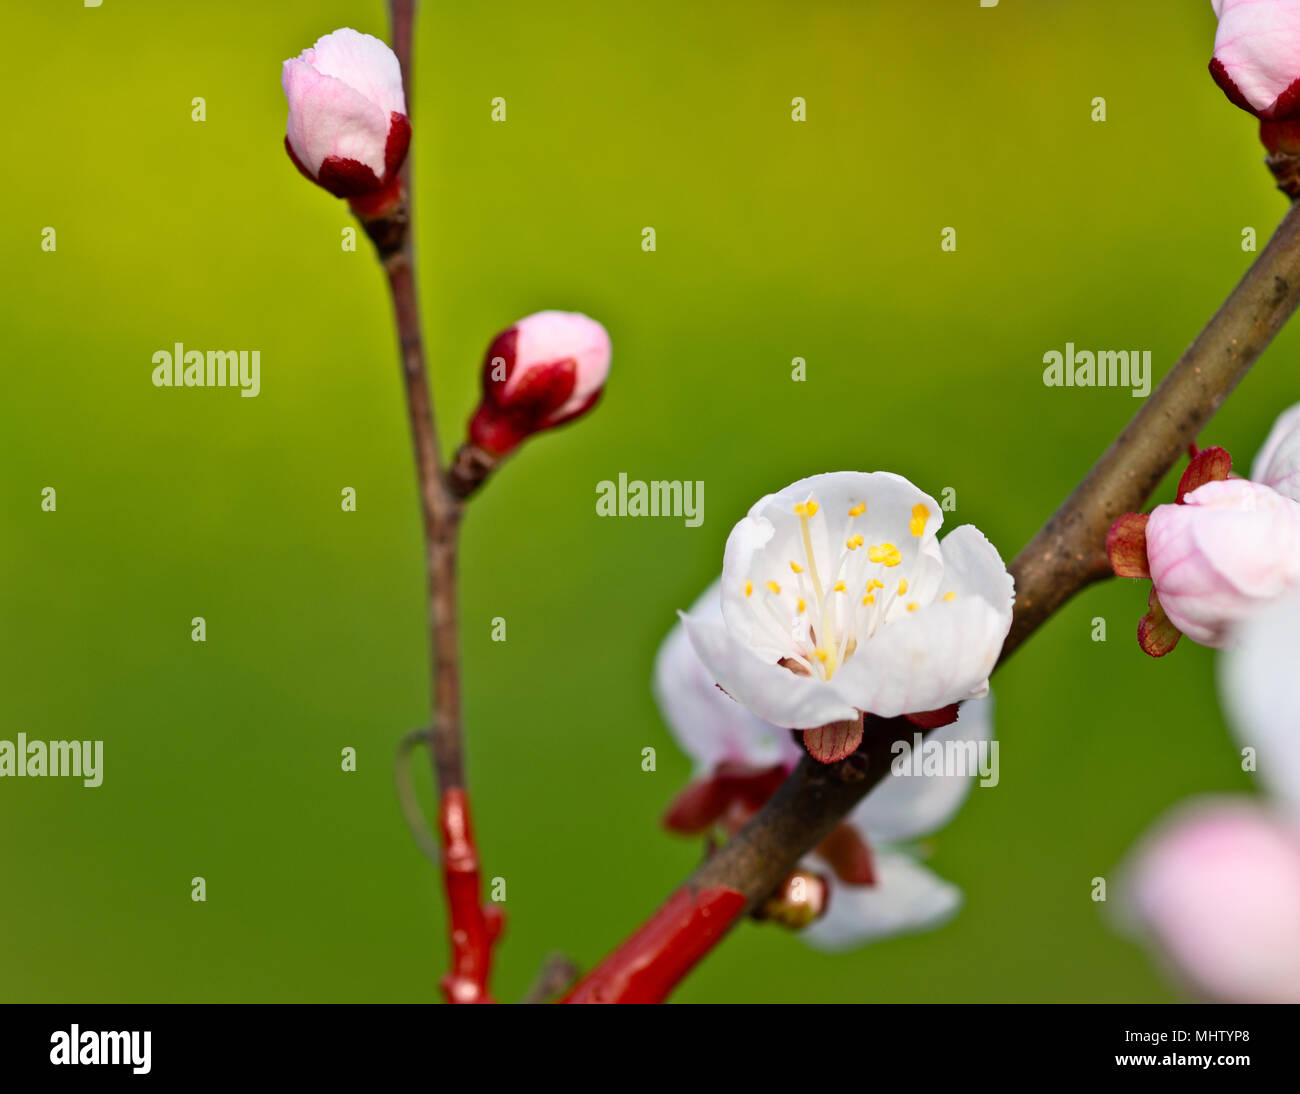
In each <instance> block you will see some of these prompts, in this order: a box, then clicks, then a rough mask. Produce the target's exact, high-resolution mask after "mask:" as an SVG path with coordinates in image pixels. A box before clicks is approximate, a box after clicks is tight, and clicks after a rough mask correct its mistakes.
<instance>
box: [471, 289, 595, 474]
mask: <svg viewBox="0 0 1300 1094" xmlns="http://www.w3.org/2000/svg"><path fill="white" fill-rule="evenodd" d="M609 358H610V344H609V335H608V334H607V333H606V331H605V328H604V327H602V326H601V325H600V324H599V323H597V322H596V321H595V320H594V319H588V318H587V317H586V316H585V315H580V314H579V313H577V312H563V311H541V312H537V313H536V314H535V315H530V316H528V317H527V318H526V319H521V320H519V322H518V323H516V324H515V325H514V326H512V327H510V328H508V329H507V330H503V331H502V332H501V333H500V334H498V335H497V336H496V338H494V339H493V340H492V344H491V345H490V346H488V350H487V354H486V356H485V357H484V359H483V399H482V401H481V402H480V403H479V406H478V409H477V410H476V411H475V412H474V416H473V418H471V419H470V423H469V439H470V441H471V442H472V443H473V444H475V445H477V446H478V447H479V448H482V449H484V450H485V451H487V452H489V453H491V454H492V455H494V456H504V455H505V454H506V453H507V452H509V451H510V450H511V449H513V448H514V447H515V446H516V445H517V444H519V442H520V441H522V440H524V439H525V438H526V437H528V436H530V435H532V434H533V433H537V432H540V431H541V430H543V429H550V428H551V427H552V426H557V425H560V424H561V423H563V422H567V421H570V420H572V419H573V418H576V417H578V416H579V415H581V414H585V413H586V412H587V411H588V410H590V409H591V408H592V406H594V405H595V403H596V400H598V399H599V398H600V393H601V391H602V390H603V388H604V386H605V378H606V377H607V376H608V375H609Z"/></svg>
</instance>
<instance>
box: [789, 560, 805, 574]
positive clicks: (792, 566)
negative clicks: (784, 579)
mask: <svg viewBox="0 0 1300 1094" xmlns="http://www.w3.org/2000/svg"><path fill="white" fill-rule="evenodd" d="M790 569H792V570H793V571H794V572H795V573H796V574H801V573H803V567H802V566H800V565H799V563H797V562H795V560H794V559H791V560H790Z"/></svg>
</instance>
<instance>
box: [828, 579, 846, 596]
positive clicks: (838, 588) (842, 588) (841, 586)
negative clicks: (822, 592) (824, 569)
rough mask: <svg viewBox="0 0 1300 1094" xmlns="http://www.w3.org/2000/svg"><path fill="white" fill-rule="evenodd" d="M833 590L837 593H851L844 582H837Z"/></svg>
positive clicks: (832, 587)
mask: <svg viewBox="0 0 1300 1094" xmlns="http://www.w3.org/2000/svg"><path fill="white" fill-rule="evenodd" d="M831 590H832V591H833V592H837V593H847V592H848V591H849V587H848V586H847V585H845V584H844V582H842V581H837V582H835V584H834V585H832V586H831Z"/></svg>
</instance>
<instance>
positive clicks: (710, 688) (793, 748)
mask: <svg viewBox="0 0 1300 1094" xmlns="http://www.w3.org/2000/svg"><path fill="white" fill-rule="evenodd" d="M718 584H719V583H718V582H717V581H715V582H714V583H713V584H712V585H710V586H709V587H708V588H707V589H705V590H704V592H703V594H701V596H700V597H699V599H697V600H696V601H695V603H694V604H692V605H691V609H690V615H691V617H692V618H693V619H698V620H699V621H701V622H708V623H714V624H718V625H720V624H721V622H722V604H721V600H720V598H719V595H718ZM652 687H653V691H654V696H655V699H656V701H657V702H658V704H659V710H660V712H661V713H662V714H663V717H664V721H665V722H666V723H667V724H668V729H669V730H670V732H671V733H672V735H673V737H674V738H675V739H676V741H677V743H678V744H679V745H680V746H681V748H682V751H684V752H685V753H686V754H687V755H688V756H689V757H690V758H691V759H692V760H693V761H694V763H695V770H696V773H697V774H706V773H709V772H712V771H713V769H714V768H715V767H716V766H717V765H718V764H720V763H738V764H747V765H752V766H754V767H769V766H771V765H773V764H777V763H783V764H785V765H786V766H788V767H793V766H794V765H795V764H796V763H798V762H799V757H800V756H801V755H802V753H803V750H802V749H801V748H800V747H799V745H798V744H797V743H796V742H795V740H794V738H793V737H792V736H791V734H790V733H789V731H788V730H784V729H778V728H777V727H775V726H773V725H771V724H770V723H768V722H765V721H763V719H762V718H759V717H758V716H757V715H755V714H752V713H751V712H750V711H749V710H748V709H746V708H745V707H743V706H742V705H741V704H740V703H738V702H736V700H734V699H732V698H731V697H730V696H729V695H727V694H725V693H724V692H723V691H722V690H721V689H720V688H719V687H718V686H717V683H716V682H715V681H714V679H713V677H712V676H710V675H709V671H708V669H706V668H705V667H704V663H703V662H702V661H701V660H700V658H699V656H698V655H697V654H696V652H695V648H694V647H693V646H692V645H691V640H690V638H689V637H688V636H687V634H686V628H685V626H684V625H683V624H682V623H680V622H679V623H678V624H677V625H676V626H675V627H673V629H672V630H671V631H670V632H669V634H668V637H667V638H665V639H664V642H663V645H661V646H660V647H659V652H658V654H657V655H656V657H655V664H654V679H653V685H652Z"/></svg>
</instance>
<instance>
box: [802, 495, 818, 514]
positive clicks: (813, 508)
mask: <svg viewBox="0 0 1300 1094" xmlns="http://www.w3.org/2000/svg"><path fill="white" fill-rule="evenodd" d="M804 508H805V509H807V510H808V516H810V517H815V516H816V515H817V510H818V509H819V508H820V506H819V505H818V504H817V503H816V502H815V501H813V500H812V498H809V499H808V504H807V505H805V506H804Z"/></svg>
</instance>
